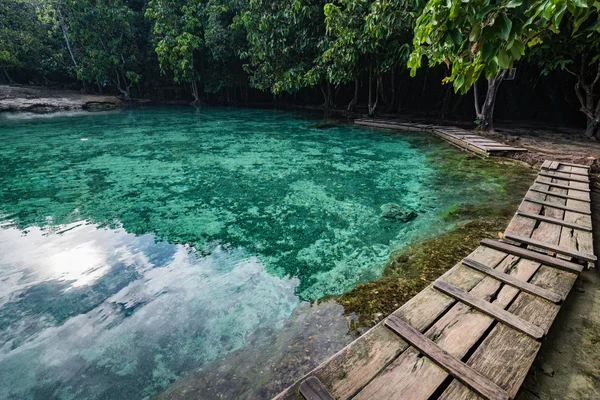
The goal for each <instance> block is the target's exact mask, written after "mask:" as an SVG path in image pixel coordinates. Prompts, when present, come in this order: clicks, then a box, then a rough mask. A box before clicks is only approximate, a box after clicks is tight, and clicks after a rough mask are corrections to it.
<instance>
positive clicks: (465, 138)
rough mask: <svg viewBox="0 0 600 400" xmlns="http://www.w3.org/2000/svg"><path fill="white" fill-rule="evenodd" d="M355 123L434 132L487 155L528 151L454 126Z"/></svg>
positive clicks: (461, 145) (462, 146)
mask: <svg viewBox="0 0 600 400" xmlns="http://www.w3.org/2000/svg"><path fill="white" fill-rule="evenodd" d="M354 123H355V124H357V125H364V126H373V127H377V128H387V129H396V130H403V131H418V132H432V133H434V134H436V135H437V136H439V137H440V138H442V139H444V140H445V141H447V142H449V143H450V144H453V145H454V146H457V147H459V148H461V149H464V150H467V151H470V152H473V153H476V154H478V155H482V156H485V157H490V156H492V157H495V156H496V157H497V156H503V155H506V153H511V152H526V151H527V149H523V148H520V147H513V146H509V145H507V144H504V143H500V142H497V141H495V140H492V139H489V138H486V137H483V136H480V135H476V134H474V133H473V132H471V131H467V130H465V129H461V128H457V127H452V126H436V125H426V124H413V123H403V122H397V121H389V120H378V119H356V120H354Z"/></svg>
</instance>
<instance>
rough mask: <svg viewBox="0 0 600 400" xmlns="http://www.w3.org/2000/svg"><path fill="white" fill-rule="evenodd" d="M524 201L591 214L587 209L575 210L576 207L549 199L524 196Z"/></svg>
mask: <svg viewBox="0 0 600 400" xmlns="http://www.w3.org/2000/svg"><path fill="white" fill-rule="evenodd" d="M524 200H525V201H529V202H530V203H535V204H539V205H541V206H545V207H553V208H558V209H559V210H563V211H571V212H577V213H580V214H586V215H591V214H592V212H591V211H588V210H577V209H573V208H570V207H567V206H562V205H559V204H556V203H552V202H549V201H541V200H537V199H534V198H531V197H525V199H524Z"/></svg>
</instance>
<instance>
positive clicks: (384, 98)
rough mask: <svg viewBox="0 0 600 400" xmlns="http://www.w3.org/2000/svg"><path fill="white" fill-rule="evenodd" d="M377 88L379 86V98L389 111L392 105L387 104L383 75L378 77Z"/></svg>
mask: <svg viewBox="0 0 600 400" xmlns="http://www.w3.org/2000/svg"><path fill="white" fill-rule="evenodd" d="M377 86H378V92H379V97H380V98H381V101H382V102H383V105H384V106H385V108H386V109H389V107H390V105H389V104H388V102H387V98H386V96H385V90H384V89H383V74H378V75H377Z"/></svg>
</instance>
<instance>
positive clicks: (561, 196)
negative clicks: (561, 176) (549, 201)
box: [529, 186, 590, 203]
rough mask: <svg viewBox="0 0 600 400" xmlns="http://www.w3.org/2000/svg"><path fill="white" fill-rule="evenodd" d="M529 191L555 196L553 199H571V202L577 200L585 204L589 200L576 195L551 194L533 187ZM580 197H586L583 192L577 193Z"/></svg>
mask: <svg viewBox="0 0 600 400" xmlns="http://www.w3.org/2000/svg"><path fill="white" fill-rule="evenodd" d="M529 190H531V191H534V192H538V193H543V194H549V195H551V196H555V197H560V198H563V199H573V200H579V201H585V202H587V203H589V202H590V198H589V196H587V198H586V197H583V198H582V197H579V196H578V195H577V194H575V195H569V194H562V193H557V192H551V191H549V190H544V189H538V188H536V187H534V186H532V187H530V188H529ZM578 193H579V194H580V195H582V196H586V195H585V194H584V193H583V192H578Z"/></svg>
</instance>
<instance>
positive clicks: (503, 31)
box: [497, 13, 512, 40]
mask: <svg viewBox="0 0 600 400" xmlns="http://www.w3.org/2000/svg"><path fill="white" fill-rule="evenodd" d="M497 23H498V26H499V28H500V36H501V37H502V39H503V40H508V35H509V34H510V30H511V28H512V22H511V21H510V19H508V17H507V16H506V14H504V13H502V18H499V19H498V20H497Z"/></svg>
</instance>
